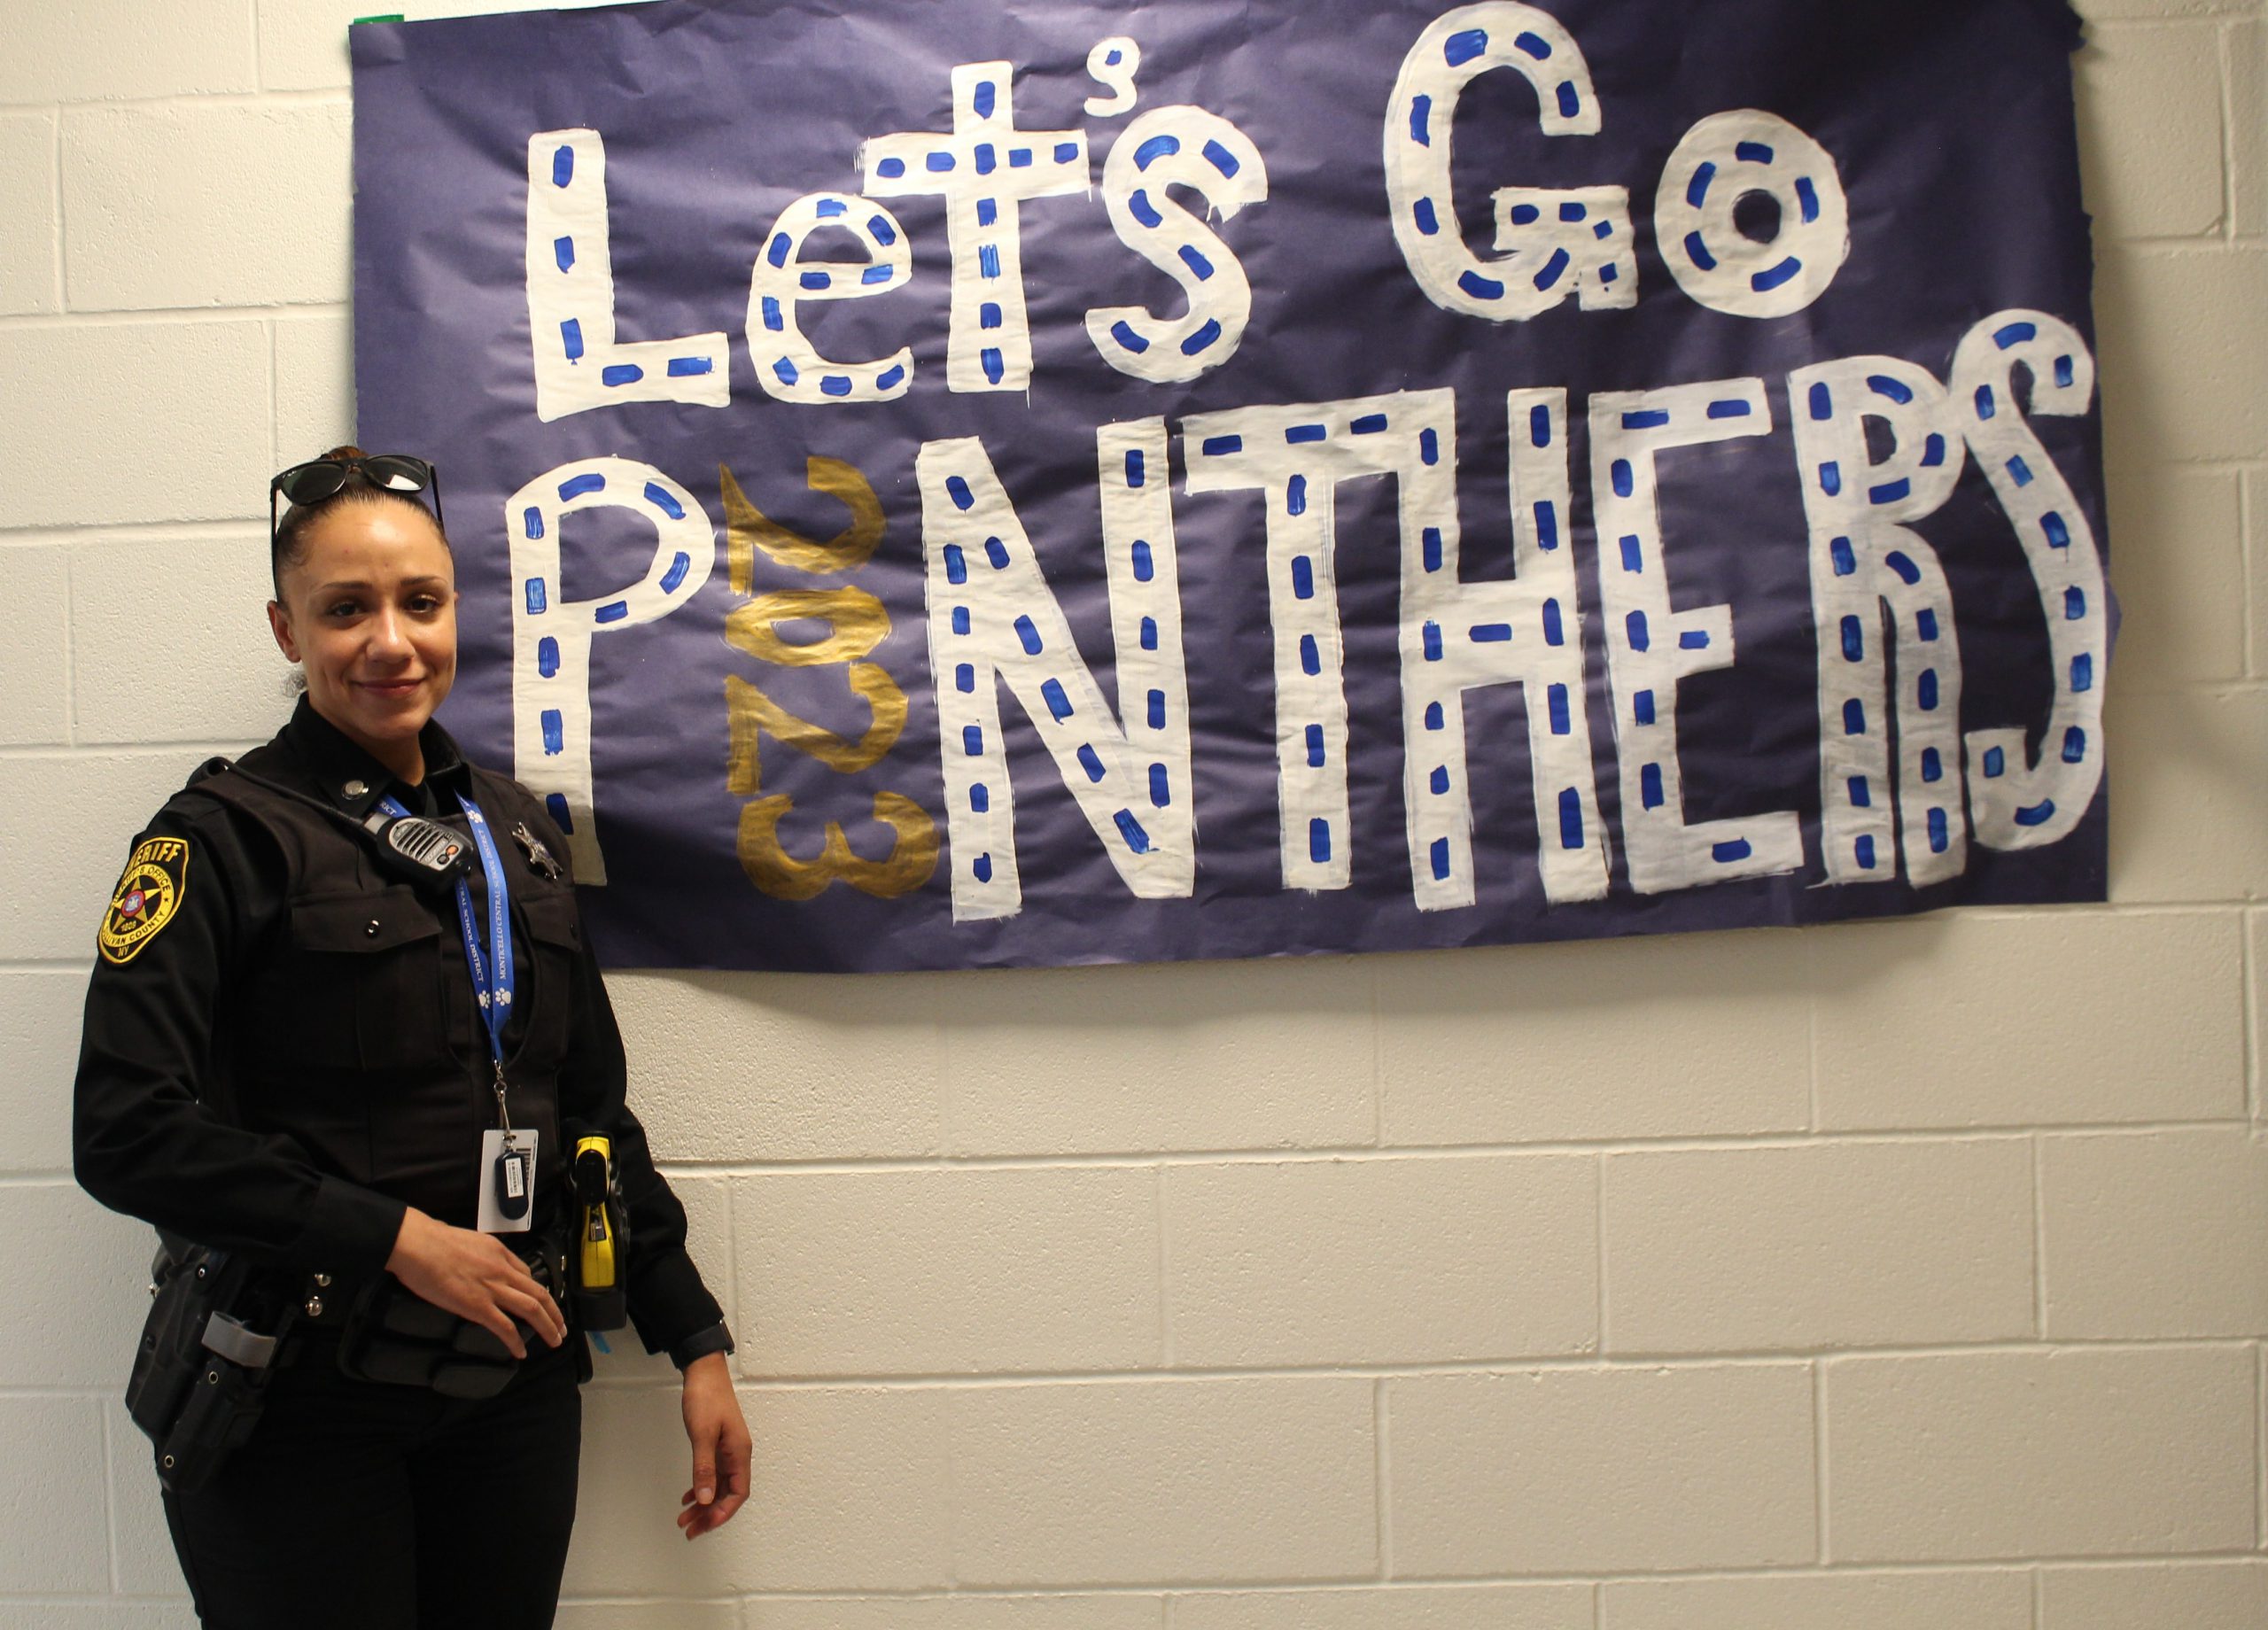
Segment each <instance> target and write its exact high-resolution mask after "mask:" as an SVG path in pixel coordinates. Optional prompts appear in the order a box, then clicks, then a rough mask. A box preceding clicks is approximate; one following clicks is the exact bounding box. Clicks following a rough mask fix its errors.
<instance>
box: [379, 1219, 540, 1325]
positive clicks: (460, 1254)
mask: <svg viewBox="0 0 2268 1630" xmlns="http://www.w3.org/2000/svg"><path fill="white" fill-rule="evenodd" d="M386 1271H387V1272H389V1273H391V1274H392V1275H393V1277H395V1278H397V1279H399V1280H400V1281H401V1282H402V1284H404V1285H408V1287H409V1289H410V1291H411V1292H412V1293H413V1294H415V1295H417V1296H420V1297H422V1298H423V1299H424V1300H427V1301H430V1302H431V1303H432V1304H433V1305H434V1306H435V1307H437V1308H446V1309H447V1310H448V1311H449V1312H451V1313H454V1314H455V1315H456V1316H458V1317H459V1318H461V1319H469V1320H470V1321H471V1322H472V1323H475V1324H478V1325H479V1326H481V1327H482V1328H483V1329H485V1330H487V1331H492V1332H493V1334H494V1335H495V1337H496V1339H498V1340H500V1341H501V1342H502V1343H503V1344H504V1345H505V1346H506V1347H509V1348H510V1349H511V1353H512V1356H513V1357H515V1358H525V1357H526V1356H527V1347H526V1344H525V1343H524V1342H523V1341H522V1340H521V1339H520V1332H519V1331H518V1330H517V1328H516V1327H515V1326H514V1324H513V1321H514V1320H515V1319H517V1320H518V1321H519V1322H520V1323H522V1324H525V1325H527V1326H529V1327H530V1328H531V1329H532V1330H533V1331H535V1333H536V1334H537V1335H539V1336H541V1337H542V1338H543V1339H544V1340H545V1341H546V1342H548V1344H549V1345H551V1346H552V1347H557V1346H558V1345H559V1344H560V1343H561V1342H563V1341H564V1340H565V1339H567V1321H566V1319H565V1318H564V1317H563V1316H562V1315H561V1313H560V1311H559V1304H558V1303H556V1302H555V1301H553V1300H551V1295H550V1292H548V1291H546V1290H545V1289H544V1288H543V1286H541V1285H538V1284H537V1283H536V1281H535V1275H533V1274H532V1273H531V1272H529V1271H528V1265H527V1264H526V1263H525V1262H524V1261H520V1259H519V1258H518V1257H517V1256H515V1255H513V1254H512V1253H511V1252H510V1251H509V1250H507V1249H506V1248H505V1246H504V1244H503V1242H502V1241H501V1240H500V1239H498V1238H496V1237H495V1236H494V1235H493V1234H481V1233H476V1232H474V1231H473V1230H471V1229H469V1228H452V1227H451V1226H449V1224H447V1222H441V1221H439V1219H437V1218H434V1217H431V1216H428V1215H426V1214H425V1213H423V1212H422V1211H420V1210H418V1209H417V1207H415V1206H412V1207H409V1208H408V1210H406V1211H405V1212H403V1213H402V1217H401V1231H400V1233H398V1234H396V1235H395V1236H394V1242H393V1254H392V1255H391V1256H389V1257H388V1258H386Z"/></svg>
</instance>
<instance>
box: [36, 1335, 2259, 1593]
mask: <svg viewBox="0 0 2268 1630" xmlns="http://www.w3.org/2000/svg"><path fill="white" fill-rule="evenodd" d="M2257 1346H2258V1343H2257V1342H2256V1341H2255V1340H2253V1339H2249V1338H2244V1337H2232V1336H2166V1337H2160V1338H2155V1339H2135V1338H2133V1337H2125V1336H2122V1337H2117V1338H2109V1339H2068V1338H2067V1339H2061V1340H2056V1341H2038V1340H2033V1339H2029V1338H2026V1339H1998V1340H1987V1341H1974V1342H1935V1343H1930V1344H1927V1345H1915V1346H1908V1347H1897V1346H1891V1345H1883V1346H1878V1347H1851V1346H1844V1345H1837V1346H1832V1347H1791V1348H1785V1349H1781V1348H1768V1349H1744V1350H1741V1351H1737V1352H1721V1351H1714V1350H1713V1351H1708V1352H1692V1351H1684V1350H1666V1351H1663V1350H1655V1351H1641V1350H1633V1351H1630V1352H1627V1353H1617V1354H1614V1355H1613V1356H1612V1357H1611V1358H1603V1357H1601V1356H1599V1355H1598V1354H1593V1353H1504V1354H1495V1355H1493V1356H1490V1357H1487V1358H1471V1359H1436V1358H1410V1359H1397V1360H1386V1361H1366V1360H1360V1359H1315V1360H1308V1361H1302V1362H1278V1363H1247V1364H1210V1365H1191V1366H1188V1367H1186V1368H1179V1369H1173V1370H1161V1369H1140V1370H991V1371H988V1372H986V1373H984V1374H982V1375H969V1374H966V1373H960V1372H955V1371H946V1370H905V1371H897V1372H891V1371H887V1370H885V1371H873V1370H839V1371H825V1370H822V1371H806V1372H803V1373H798V1374H760V1375H751V1376H749V1377H748V1378H746V1379H747V1385H749V1387H750V1389H752V1390H756V1391H761V1392H779V1393H787V1392H828V1391H843V1390H845V1389H856V1390H861V1391H870V1392H983V1391H1002V1390H1006V1389H1009V1388H1021V1387H1037V1386H1193V1385H1209V1384H1212V1383H1216V1382H1223V1381H1287V1382H1296V1381H1347V1380H1359V1379H1384V1380H1416V1379H1422V1378H1446V1377H1452V1376H1505V1375H1512V1374H1541V1373H1544V1372H1547V1371H1549V1372H1551V1373H1555V1374H1558V1373H1581V1374H1588V1375H1618V1374H1623V1375H1627V1374H1651V1373H1657V1372H1660V1371H1666V1370H1679V1371H1689V1370H1793V1369H1798V1368H1807V1367H1809V1366H1812V1365H1814V1364H1821V1365H1824V1364H1829V1363H1834V1362H1850V1361H1854V1360H1874V1361H1881V1360H1888V1359H1896V1360H1901V1361H1907V1362H1911V1361H1914V1360H1922V1361H1924V1362H1926V1361H1930V1360H1934V1359H1961V1358H2039V1357H2043V1356H2047V1355H2050V1354H2062V1355H2066V1356H2071V1355H2077V1354H2179V1353H2204V1352H2229V1351H2241V1352H2244V1353H2247V1354H2250V1353H2252V1352H2254V1351H2255V1350H2256V1347H2257ZM600 1385H621V1386H625V1387H634V1386H640V1385H666V1383H665V1382H656V1383H648V1382H645V1381H634V1382H633V1381H624V1382H619V1383H601V1384H600ZM84 1390H85V1389H84V1388H59V1387H35V1386H34V1387H25V1386H12V1387H0V1397H15V1396H27V1397H31V1396H49V1395H54V1394H56V1393H61V1392H66V1391H67V1392H74V1393H83V1392H84ZM1585 1577H1588V1575H1586V1576H1585Z"/></svg>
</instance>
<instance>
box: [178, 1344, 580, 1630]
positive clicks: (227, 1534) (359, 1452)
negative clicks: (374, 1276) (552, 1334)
mask: <svg viewBox="0 0 2268 1630" xmlns="http://www.w3.org/2000/svg"><path fill="white" fill-rule="evenodd" d="M304 1339H305V1341H306V1346H305V1347H304V1348H303V1349H302V1350H301V1352H300V1353H299V1354H298V1359H297V1362H294V1363H292V1364H291V1366H290V1367H289V1368H288V1369H285V1370H282V1371H280V1372H279V1373H278V1374H277V1375H276V1379H275V1381H274V1382H273V1383H272V1384H271V1386H270V1392H269V1397H268V1407H267V1409H266V1410H265V1411H264V1412H263V1413H262V1414H261V1416H260V1424H259V1425H258V1427H257V1428H255V1429H254V1431H253V1432H252V1440H251V1441H250V1442H249V1443H247V1444H245V1447H244V1448H241V1449H239V1450H237V1453H236V1454H235V1455H234V1456H232V1457H231V1458H230V1459H229V1462H228V1463H227V1464H226V1465H224V1466H223V1467H222V1468H221V1471H220V1472H219V1474H218V1475H216V1476H215V1477H214V1479H213V1480H212V1481H211V1482H210V1483H209V1484H207V1485H206V1486H205V1487H203V1488H201V1489H199V1490H198V1491H197V1492H196V1493H195V1494H187V1495H176V1494H167V1496H166V1502H165V1503H166V1523H167V1527H169V1528H170V1529H171V1530H172V1532H173V1540H174V1550H175V1554H177V1555H178V1556H180V1558H181V1565H182V1572H183V1573H184V1574H185V1575H187V1576H188V1580H189V1587H190V1593H191V1594H192V1595H194V1596H195V1597H196V1598H197V1611H198V1617H199V1618H201V1619H202V1620H203V1621H204V1623H205V1625H206V1626H207V1630H306V1626H309V1625H320V1626H323V1630H454V1626H466V1627H467V1630H470V1627H471V1626H479V1627H480V1630H542V1627H543V1626H548V1625H549V1624H550V1623H551V1621H552V1615H553V1612H554V1611H555V1608H556V1607H557V1604H558V1600H559V1576H560V1573H561V1571H562V1570H563V1568H564V1566H565V1565H566V1561H567V1536H568V1532H569V1530H570V1529H571V1528H572V1527H573V1525H574V1521H575V1475H576V1468H577V1464H578V1462H579V1457H580V1454H581V1449H582V1431H583V1414H582V1399H581V1395H580V1393H579V1388H578V1387H577V1385H576V1381H575V1362H574V1359H573V1357H572V1356H571V1352H570V1350H569V1349H568V1348H565V1347H562V1348H560V1349H559V1350H557V1351H551V1350H549V1349H547V1348H541V1347H539V1348H538V1349H537V1352H536V1353H535V1354H531V1356H530V1358H529V1360H528V1362H527V1364H526V1366H525V1367H524V1369H523V1370H521V1372H520V1374H519V1375H518V1376H517V1377H516V1378H514V1379H513V1381H512V1384H511V1385H509V1386H507V1387H506V1388H505V1389H504V1390H503V1391H502V1392H501V1393H498V1394H497V1395H496V1396H495V1397H493V1398H490V1399H484V1400H481V1401H474V1402H468V1401H456V1400H452V1399H447V1398H444V1397H441V1396H440V1395H439V1394H438V1393H431V1392H427V1391H424V1390H423V1389H421V1388H416V1387H408V1386H387V1385H377V1384H374V1383H370V1382H365V1381H350V1380H348V1379H347V1378H346V1377H345V1376H342V1375H340V1374H339V1373H338V1366H337V1362H336V1349H335V1346H334V1343H333V1341H332V1339H330V1338H329V1337H328V1333H327V1332H310V1333H309V1334H308V1335H307V1337H306V1338H304Z"/></svg>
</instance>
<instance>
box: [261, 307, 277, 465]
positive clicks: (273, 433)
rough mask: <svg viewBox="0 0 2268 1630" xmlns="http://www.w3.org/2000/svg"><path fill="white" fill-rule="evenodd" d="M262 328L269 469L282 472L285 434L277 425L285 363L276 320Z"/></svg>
mask: <svg viewBox="0 0 2268 1630" xmlns="http://www.w3.org/2000/svg"><path fill="white" fill-rule="evenodd" d="M260 328H261V330H262V331H264V332H265V333H266V334H267V336H268V469H270V470H281V469H282V468H283V458H282V457H281V449H282V447H283V431H282V429H281V427H280V426H278V424H277V423H276V419H277V416H278V413H279V407H278V404H279V402H280V400H281V399H282V397H283V385H282V383H281V376H282V374H283V361H282V359H281V358H280V357H278V356H277V354H276V323H275V322H274V320H273V319H271V318H262V319H261V320H260Z"/></svg>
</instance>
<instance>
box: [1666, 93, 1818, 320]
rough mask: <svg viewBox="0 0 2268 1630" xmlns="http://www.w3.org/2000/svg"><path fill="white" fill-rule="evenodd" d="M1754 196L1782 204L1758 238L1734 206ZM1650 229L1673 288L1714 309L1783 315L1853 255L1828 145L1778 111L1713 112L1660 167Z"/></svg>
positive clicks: (1807, 298)
mask: <svg viewBox="0 0 2268 1630" xmlns="http://www.w3.org/2000/svg"><path fill="white" fill-rule="evenodd" d="M1752 193H1762V194H1765V195H1766V196H1767V197H1768V198H1771V200H1772V201H1773V202H1774V203H1775V204H1776V205H1777V206H1779V209H1780V227H1779V230H1778V231H1776V232H1775V233H1774V234H1773V235H1772V237H1771V239H1770V241H1769V242H1767V243H1759V242H1757V241H1756V240H1755V239H1754V238H1752V237H1749V236H1748V235H1747V234H1746V233H1744V232H1743V231H1742V230H1741V229H1740V226H1739V224H1738V222H1737V221H1736V220H1735V219H1734V210H1735V206H1736V205H1738V204H1739V203H1740V201H1741V200H1742V199H1743V198H1747V197H1748V196H1750V195H1751V194H1752ZM1654 236H1655V237H1656V238H1657V239H1658V242H1659V245H1660V248H1661V252H1662V259H1663V260H1664V261H1666V263H1667V264H1668V266H1669V269H1670V276H1673V277H1674V278H1676V279H1677V284H1678V287H1680V288H1681V289H1683V290H1684V291H1686V293H1688V294H1689V295H1691V296H1692V297H1693V298H1694V299H1697V300H1698V301H1699V302H1700V303H1701V304H1702V305H1704V306H1706V307H1709V308H1710V309H1711V310H1712V311H1721V312H1726V313H1728V314H1731V315H1733V316H1736V317H1784V316H1786V315H1788V314H1789V313H1790V312H1798V311H1801V310H1802V309H1803V308H1804V307H1806V306H1808V305H1810V304H1811V303H1812V302H1813V301H1814V300H1815V299H1818V298H1819V297H1820V296H1821V295H1822V294H1824V293H1826V292H1827V286H1828V284H1829V283H1833V282H1834V281H1835V274H1836V273H1837V272H1839V271H1841V270H1842V269H1843V262H1844V261H1845V260H1848V259H1849V258H1850V254H1851V212H1850V206H1849V204H1848V202H1847V201H1846V200H1845V198H1844V196H1843V178H1842V175H1840V174H1839V173H1838V172H1837V169H1836V167H1835V159H1834V156H1833V155H1832V154H1830V153H1829V151H1827V149H1825V148H1824V147H1821V145H1820V144H1818V143H1817V142H1814V140H1812V139H1811V137H1810V136H1806V135H1805V134H1804V133H1803V132H1802V131H1801V130H1798V128H1796V127H1795V126H1793V125H1791V124H1790V123H1789V122H1788V121H1787V120H1784V119H1782V118H1781V117H1779V116H1778V115H1777V114H1775V113H1762V112H1759V110H1757V109H1755V108H1752V107H1751V108H1742V109H1739V110H1738V111H1736V112H1734V113H1713V114H1711V115H1710V116H1709V117H1708V118H1706V119H1705V120H1702V121H1701V122H1700V123H1699V124H1697V125H1695V126H1694V127H1693V128H1691V129H1690V130H1688V131H1687V132H1686V133H1685V139H1684V140H1682V141H1681V142H1680V143H1678V144H1677V151H1675V152H1673V153H1672V154H1670V156H1669V163H1668V164H1667V165H1666V166H1665V167H1663V169H1662V182H1661V189H1660V190H1659V191H1658V192H1657V193H1656V194H1655V196H1654Z"/></svg>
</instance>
